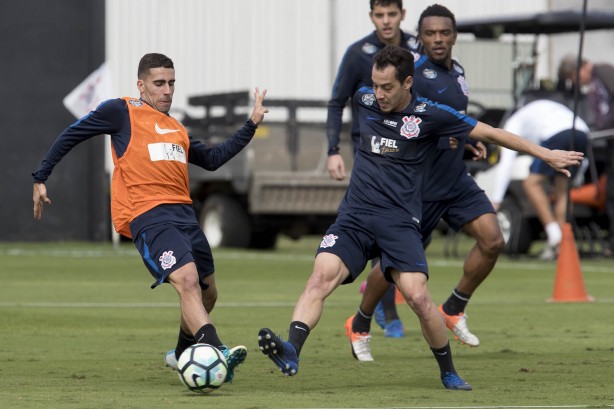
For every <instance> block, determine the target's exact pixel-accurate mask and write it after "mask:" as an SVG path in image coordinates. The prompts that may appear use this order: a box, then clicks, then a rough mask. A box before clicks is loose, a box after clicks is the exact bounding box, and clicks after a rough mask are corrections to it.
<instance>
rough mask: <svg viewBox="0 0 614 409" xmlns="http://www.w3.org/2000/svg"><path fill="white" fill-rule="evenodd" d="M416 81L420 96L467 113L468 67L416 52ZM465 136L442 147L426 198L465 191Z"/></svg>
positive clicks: (437, 155)
mask: <svg viewBox="0 0 614 409" xmlns="http://www.w3.org/2000/svg"><path fill="white" fill-rule="evenodd" d="M414 58H415V59H414V70H415V72H414V83H413V85H412V88H413V89H414V90H415V91H416V92H417V93H418V94H419V95H421V96H423V97H425V98H428V99H430V100H433V101H437V102H439V103H442V104H445V105H448V106H450V107H452V108H454V109H455V110H457V111H459V112H462V113H466V112H467V104H468V102H469V88H468V86H467V81H466V80H465V70H464V69H463V67H462V66H461V65H460V64H459V63H458V62H456V61H454V60H452V69H450V70H448V68H447V67H445V66H444V65H441V64H437V63H435V62H433V61H432V60H430V59H429V58H428V57H427V56H426V55H418V54H416V53H414ZM465 142H466V140H465V139H459V144H458V148H457V149H439V150H438V151H437V154H436V156H435V159H434V160H433V165H432V168H431V172H430V176H429V180H430V181H431V183H429V184H428V185H426V186H425V189H424V191H423V192H422V199H423V200H424V201H439V200H446V199H450V198H452V197H455V196H457V195H458V194H460V193H462V190H464V189H465V188H466V186H465V185H464V184H463V185H460V184H459V183H458V181H459V179H460V178H461V176H463V175H465V174H467V173H468V172H469V170H468V169H467V165H465V163H464V162H463V155H464V154H465Z"/></svg>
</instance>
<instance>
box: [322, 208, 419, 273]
mask: <svg viewBox="0 0 614 409" xmlns="http://www.w3.org/2000/svg"><path fill="white" fill-rule="evenodd" d="M405 219H407V217H406V216H405V217H395V216H394V215H393V214H389V215H373V214H341V215H339V216H338V217H337V220H336V221H335V223H334V224H333V225H331V226H330V227H329V228H328V230H327V231H326V235H325V236H324V238H323V240H322V242H321V243H320V246H319V247H318V249H317V251H316V254H319V253H331V254H335V255H336V256H338V257H339V258H340V259H341V260H342V261H343V263H344V264H345V265H346V267H347V268H348V270H349V271H350V276H349V277H348V278H347V279H346V280H345V281H344V282H343V284H348V283H351V282H353V281H354V280H355V279H356V278H357V277H358V276H359V275H360V274H361V273H362V272H363V270H364V269H365V266H366V265H367V262H368V261H369V260H371V259H373V258H374V257H377V256H380V257H381V267H382V271H384V275H385V277H386V279H387V280H388V281H390V282H392V279H391V277H390V272H389V270H390V269H391V268H395V269H397V270H399V271H402V272H420V273H424V274H425V275H426V276H427V277H428V265H427V263H426V255H425V254H424V249H423V247H422V242H421V240H420V232H419V227H418V225H417V224H416V223H412V222H411V221H407V220H405Z"/></svg>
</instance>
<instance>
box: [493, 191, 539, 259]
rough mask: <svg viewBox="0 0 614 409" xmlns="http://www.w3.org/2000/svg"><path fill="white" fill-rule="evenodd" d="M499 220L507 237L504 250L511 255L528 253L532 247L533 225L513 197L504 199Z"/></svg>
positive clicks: (504, 235)
mask: <svg viewBox="0 0 614 409" xmlns="http://www.w3.org/2000/svg"><path fill="white" fill-rule="evenodd" d="M497 221H498V222H499V227H500V228H501V232H502V233H503V238H504V239H505V247H504V248H503V252H504V253H505V254H509V255H517V254H526V253H527V252H528V251H529V248H530V247H531V225H530V223H529V220H527V219H526V218H523V217H522V211H521V210H520V206H518V204H516V202H515V201H514V200H512V199H509V198H507V199H504V200H503V203H501V207H500V208H499V211H498V212H497Z"/></svg>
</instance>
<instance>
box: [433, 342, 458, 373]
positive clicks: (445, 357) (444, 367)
mask: <svg viewBox="0 0 614 409" xmlns="http://www.w3.org/2000/svg"><path fill="white" fill-rule="evenodd" d="M431 351H433V355H435V359H436V360H437V363H438V364H439V371H440V372H441V375H442V376H443V375H444V374H445V373H446V372H454V373H456V369H454V363H453V362H452V350H451V349H450V343H447V344H446V346H445V347H443V348H437V349H435V348H431Z"/></svg>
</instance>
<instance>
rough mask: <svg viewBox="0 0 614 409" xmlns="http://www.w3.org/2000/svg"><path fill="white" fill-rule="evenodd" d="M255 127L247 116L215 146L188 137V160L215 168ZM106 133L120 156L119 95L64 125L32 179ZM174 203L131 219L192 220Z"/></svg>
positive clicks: (126, 134)
mask: <svg viewBox="0 0 614 409" xmlns="http://www.w3.org/2000/svg"><path fill="white" fill-rule="evenodd" d="M256 128H257V127H256V125H255V124H254V123H253V122H252V121H251V120H249V121H247V124H246V125H245V126H243V128H242V129H241V130H239V131H238V132H236V133H235V134H234V135H233V137H232V138H230V139H228V140H227V141H225V142H224V143H221V144H219V145H215V146H207V145H206V144H204V143H203V142H201V141H199V140H196V139H193V138H192V137H190V138H189V139H190V149H189V150H188V162H190V163H193V164H195V165H197V166H200V167H202V168H204V169H207V170H216V169H217V168H219V167H220V166H222V165H223V164H224V163H226V162H228V161H229V160H230V159H231V158H232V157H233V156H235V155H236V154H237V153H239V152H240V151H241V149H243V148H244V147H245V146H246V145H247V144H248V143H249V142H250V141H251V139H252V137H253V136H254V133H255V131H256ZM105 134H108V135H110V136H111V143H112V144H113V148H114V149H115V152H116V153H117V157H118V158H120V157H122V156H123V154H124V153H125V152H126V148H127V147H128V144H129V143H130V138H131V125H130V116H129V114H128V107H127V106H126V102H125V101H124V100H123V99H121V98H117V99H110V100H107V101H105V102H103V103H101V104H100V105H99V106H98V107H97V108H96V109H95V110H94V111H92V112H90V113H89V114H87V115H86V116H84V117H83V118H81V119H79V120H78V121H77V122H75V123H74V124H72V125H70V126H69V127H68V128H66V129H65V130H64V131H63V132H62V133H61V134H60V135H59V136H58V138H57V139H56V140H55V142H54V143H53V145H52V146H51V148H50V149H49V152H47V155H46V156H45V158H44V160H43V162H42V163H41V165H40V167H39V168H38V169H37V170H36V171H35V172H34V173H33V174H32V176H33V177H34V181H35V182H45V181H46V180H47V178H48V177H49V175H50V174H51V172H52V170H53V168H54V167H55V165H57V163H58V162H59V161H60V160H61V159H62V158H63V157H64V155H66V154H67V153H68V152H69V151H70V150H71V149H72V148H74V147H75V146H76V145H77V144H79V143H81V142H83V141H86V140H88V139H89V138H91V137H94V136H96V135H105ZM177 206H178V207H180V206H183V207H184V208H183V209H175V210H172V211H169V210H168V209H167V208H165V207H164V206H159V208H154V209H152V210H150V211H149V212H147V213H144V214H143V215H141V216H139V217H137V218H136V219H135V220H134V221H133V223H134V222H137V223H138V221H139V220H142V221H143V222H145V223H150V222H151V223H155V222H160V221H172V222H177V223H194V221H195V216H194V210H193V209H192V206H190V205H177ZM196 223H197V221H196ZM131 225H132V223H131ZM133 237H134V236H133Z"/></svg>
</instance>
